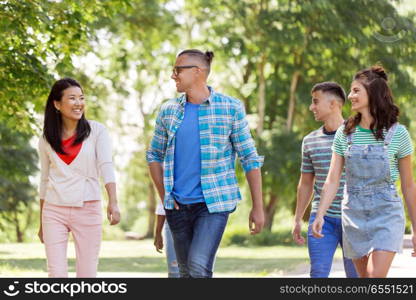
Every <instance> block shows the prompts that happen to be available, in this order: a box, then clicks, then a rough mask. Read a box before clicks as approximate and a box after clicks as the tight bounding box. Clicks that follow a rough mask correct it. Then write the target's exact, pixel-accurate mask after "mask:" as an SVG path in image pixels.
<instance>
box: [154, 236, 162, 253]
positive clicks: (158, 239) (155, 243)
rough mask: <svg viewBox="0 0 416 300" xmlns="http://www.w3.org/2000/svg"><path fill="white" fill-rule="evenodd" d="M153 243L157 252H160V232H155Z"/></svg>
mask: <svg viewBox="0 0 416 300" xmlns="http://www.w3.org/2000/svg"><path fill="white" fill-rule="evenodd" d="M153 245H155V248H156V251H157V252H159V253H162V249H163V236H162V233H161V232H159V233H158V232H156V233H155V239H154V242H153Z"/></svg>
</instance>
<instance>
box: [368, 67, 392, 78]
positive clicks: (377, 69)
mask: <svg viewBox="0 0 416 300" xmlns="http://www.w3.org/2000/svg"><path fill="white" fill-rule="evenodd" d="M371 71H372V72H373V73H375V74H377V75H378V76H379V77H381V78H383V79H384V80H385V81H388V77H387V74H386V71H385V70H384V68H383V67H382V66H378V65H377V66H372V67H371Z"/></svg>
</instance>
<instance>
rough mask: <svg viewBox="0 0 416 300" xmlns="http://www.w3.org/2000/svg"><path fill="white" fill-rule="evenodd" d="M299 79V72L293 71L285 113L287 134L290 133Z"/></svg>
mask: <svg viewBox="0 0 416 300" xmlns="http://www.w3.org/2000/svg"><path fill="white" fill-rule="evenodd" d="M299 77H300V71H295V72H294V73H293V75H292V81H291V83H290V98H289V109H288V112H287V122H286V130H287V131H288V132H290V131H292V127H293V119H294V116H295V107H296V89H297V87H298V82H299Z"/></svg>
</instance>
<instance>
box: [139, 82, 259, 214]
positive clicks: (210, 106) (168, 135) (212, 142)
mask: <svg viewBox="0 0 416 300" xmlns="http://www.w3.org/2000/svg"><path fill="white" fill-rule="evenodd" d="M208 88H209V90H210V96H209V97H208V98H207V99H206V100H205V101H204V102H203V103H202V104H201V106H200V107H199V115H198V120H199V131H200V144H201V186H202V192H203V195H204V198H205V202H206V204H207V207H208V210H209V212H211V213H214V212H226V211H232V210H234V209H235V207H236V205H237V202H238V201H239V200H241V194H240V190H239V188H238V185H237V178H236V175H235V155H236V154H237V155H238V157H239V158H240V161H241V164H242V166H243V169H244V171H245V172H248V171H250V170H252V169H256V168H260V167H261V166H262V165H263V160H264V157H262V156H259V155H258V154H257V150H256V147H255V145H254V141H253V139H252V137H251V134H250V129H249V127H248V123H247V120H246V119H245V110H244V106H243V104H242V103H241V101H239V100H237V99H234V98H232V97H229V96H225V95H222V94H219V93H216V92H214V90H213V89H212V88H211V87H208ZM185 103H186V95H182V96H180V97H178V98H176V99H172V100H169V101H167V102H166V103H164V104H163V105H162V107H161V109H160V112H159V115H158V116H157V119H156V127H155V133H154V136H153V139H152V141H151V143H150V148H149V150H148V151H147V157H146V159H147V162H148V163H151V162H159V163H163V170H164V175H163V182H164V187H165V199H164V206H165V208H166V209H173V208H174V199H173V196H172V195H171V192H172V189H173V180H174V178H173V174H174V173H173V167H174V153H175V134H176V130H177V129H178V128H179V126H180V125H181V122H182V120H183V117H184V111H185Z"/></svg>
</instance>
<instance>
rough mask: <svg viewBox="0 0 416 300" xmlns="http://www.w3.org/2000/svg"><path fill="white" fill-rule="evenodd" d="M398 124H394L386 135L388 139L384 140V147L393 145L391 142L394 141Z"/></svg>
mask: <svg viewBox="0 0 416 300" xmlns="http://www.w3.org/2000/svg"><path fill="white" fill-rule="evenodd" d="M397 125H398V123H394V124H393V125H392V126H391V127H390V129H389V131H388V132H387V134H386V137H385V138H384V146H388V145H389V144H390V143H391V140H392V139H393V135H394V133H395V132H396V128H397Z"/></svg>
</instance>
